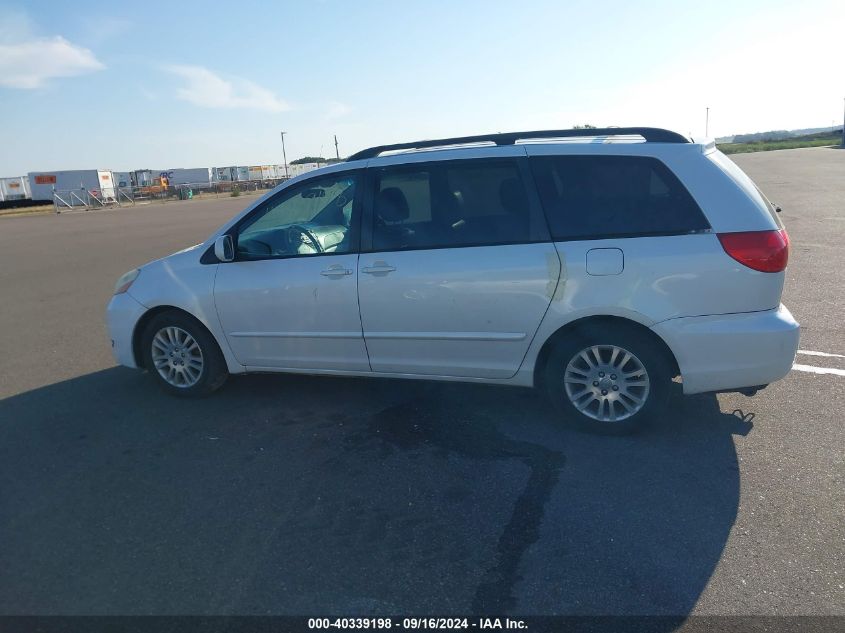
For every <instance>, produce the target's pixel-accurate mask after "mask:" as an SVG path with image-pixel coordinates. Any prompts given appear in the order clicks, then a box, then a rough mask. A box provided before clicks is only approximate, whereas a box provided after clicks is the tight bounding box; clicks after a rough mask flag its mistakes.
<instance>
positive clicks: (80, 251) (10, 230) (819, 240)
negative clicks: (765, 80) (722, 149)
mask: <svg viewBox="0 0 845 633" xmlns="http://www.w3.org/2000/svg"><path fill="white" fill-rule="evenodd" d="M733 158H734V160H736V161H737V162H738V163H739V164H740V166H741V167H743V169H745V170H746V171H747V172H748V173H749V175H750V176H751V177H752V178H754V179H755V181H756V182H757V184H758V185H759V186H760V187H761V189H763V191H764V192H765V193H766V194H767V195H768V196H769V198H771V199H772V200H773V201H775V202H777V203H778V204H780V205H781V206H782V207H783V214H782V215H783V219H784V221H785V223H786V226H787V229H788V230H789V233H790V236H791V239H792V244H793V250H792V257H791V261H790V266H789V269H788V275H787V284H786V290H785V294H784V302H785V303H786V304H787V305H788V307H789V308H790V309H791V310H792V312H793V314H794V315H795V316H796V318H797V319H798V320H799V321H800V322H801V324H802V345H801V347H802V349H803V350H809V351H818V352H825V353H830V354H845V335H843V331H845V330H843V326H842V315H843V310H844V309H845V275H843V270H845V249H843V248H842V243H843V240H845V209H843V204H845V203H843V200H845V151H842V150H834V149H826V148H820V149H808V150H790V151H780V152H767V153H760V154H747V155H738V156H735V157H733ZM247 203H248V200H245V199H244V198H226V199H219V200H195V201H190V202H185V203H175V204H170V205H150V206H145V207H141V206H139V207H136V208H131V209H118V210H109V211H98V212H88V213H68V214H63V215H61V216H58V217H54V216H33V217H17V218H0V291H2V293H0V296H2V310H0V333H2V336H0V359H2V360H0V398H2V399H0V614H39V615H44V614H89V615H91V614H108V615H111V614H297V615H302V614H327V613H331V614H342V615H354V614H362V615H363V614H372V615H379V614H414V615H428V614H459V613H461V614H466V613H471V612H475V613H484V614H497V615H500V614H504V613H507V614H519V615H529V614H536V615H552V614H566V615H582V614H614V615H623V614H624V615H642V614H656V615H688V614H707V615H845V571H844V570H845V512H843V509H844V508H845V493H843V491H844V490H845V481H843V472H844V469H843V455H844V454H845V430H843V416H842V411H843V410H845V389H843V387H845V377H843V376H840V375H835V374H826V375H822V374H815V373H812V372H799V371H793V372H792V373H791V374H790V375H789V376H788V377H787V378H786V379H784V380H782V381H780V382H778V383H776V384H774V385H772V386H771V387H769V388H768V389H766V390H765V391H762V392H760V393H759V394H758V395H757V396H756V397H754V398H746V397H744V396H741V395H737V394H726V395H719V396H714V395H703V396H695V397H689V398H684V397H682V396H680V395H679V394H676V395H675V396H674V397H673V398H672V402H671V409H670V413H669V414H668V415H667V416H666V417H665V418H664V419H662V420H659V421H657V422H656V423H655V424H654V425H653V426H652V427H651V428H649V429H648V430H647V431H646V432H644V433H642V434H640V435H638V436H635V437H628V438H614V437H591V436H586V435H582V434H578V433H575V432H571V431H568V430H565V429H562V428H560V426H559V425H558V424H557V422H556V420H555V416H554V415H553V413H552V411H551V409H550V407H549V406H547V405H546V404H545V402H544V401H543V400H542V399H540V398H538V397H537V395H536V394H534V393H533V392H532V391H530V390H523V389H513V388H500V387H487V386H479V385H460V384H438V383H426V382H402V381H393V380H387V379H379V380H374V379H345V378H310V377H304V376H252V377H239V378H235V379H232V380H231V381H230V383H229V384H228V385H227V386H226V388H225V389H224V390H223V391H222V392H220V393H219V394H218V395H216V396H214V397H212V398H209V399H205V400H201V401H183V400H178V399H173V398H170V397H168V396H166V395H164V394H163V393H161V392H160V391H159V390H158V389H157V388H156V387H155V385H154V384H153V383H152V381H151V379H150V377H149V376H145V375H143V374H141V373H138V372H136V371H133V370H129V369H124V368H119V367H115V366H114V363H113V361H112V358H111V354H110V350H109V348H108V339H107V335H106V330H105V325H104V320H103V319H104V308H105V304H106V302H107V301H108V298H109V295H110V293H111V290H112V287H113V284H114V281H115V280H116V279H117V277H118V276H119V275H120V274H121V273H123V272H125V271H126V270H128V269H130V268H132V267H134V266H137V265H139V264H141V263H143V262H145V261H147V260H149V259H152V258H155V257H159V256H163V255H166V254H168V253H170V252H173V251H175V250H177V249H180V248H183V247H185V246H188V245H190V244H193V243H196V242H199V241H201V240H202V239H204V238H205V237H206V236H207V235H208V233H209V232H210V231H211V230H213V229H214V228H215V227H216V226H218V225H219V224H221V223H222V222H223V221H225V220H226V219H227V218H228V217H230V216H231V215H232V214H234V213H235V212H236V211H237V210H239V209H240V208H242V207H243V206H245V204H247ZM798 362H800V363H803V364H807V365H811V366H818V367H828V368H837V369H845V358H838V357H833V356H831V357H820V356H810V355H805V356H799V359H798Z"/></svg>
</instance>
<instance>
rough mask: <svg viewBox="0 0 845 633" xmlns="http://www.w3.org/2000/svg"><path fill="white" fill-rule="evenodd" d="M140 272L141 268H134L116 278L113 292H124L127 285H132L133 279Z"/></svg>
mask: <svg viewBox="0 0 845 633" xmlns="http://www.w3.org/2000/svg"><path fill="white" fill-rule="evenodd" d="M140 274H141V269H140V268H136V269H135V270H130V271H129V272H128V273H126V274H124V275H122V276H121V277H120V279H118V280H117V283H116V284H115V285H114V294H116V295H119V294H123V293H124V292H126V291H127V290H129V286H131V285H132V282H133V281H135V280H136V279H138V275H140Z"/></svg>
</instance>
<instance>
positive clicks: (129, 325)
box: [106, 292, 147, 367]
mask: <svg viewBox="0 0 845 633" xmlns="http://www.w3.org/2000/svg"><path fill="white" fill-rule="evenodd" d="M146 311H147V308H145V307H144V306H143V305H141V304H140V303H138V302H137V301H136V300H135V299H133V298H132V297H131V296H130V295H129V293H128V292H124V293H122V294H119V295H114V296H113V297H112V298H111V301H109V306H108V308H107V309H106V322H107V323H108V327H109V336H110V337H111V351H112V355H113V356H114V360H115V362H117V364H118V365H126V366H127V367H137V366H138V365H137V363H136V362H135V352H134V350H133V348H132V335H133V333H134V332H135V325H136V324H137V323H138V319H140V318H141V316H142V315H143V314H144V312H146Z"/></svg>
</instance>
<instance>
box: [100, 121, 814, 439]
mask: <svg viewBox="0 0 845 633" xmlns="http://www.w3.org/2000/svg"><path fill="white" fill-rule="evenodd" d="M788 252H789V239H788V237H787V234H786V231H785V230H784V227H783V225H782V224H781V222H780V220H779V218H778V215H777V213H776V210H775V209H774V207H773V206H772V204H771V203H770V202H769V201H768V200H767V199H766V198H765V197H764V196H763V194H762V193H761V192H760V191H759V190H758V189H757V187H755V185H754V183H753V182H752V181H751V180H750V179H749V178H748V177H747V176H746V175H745V174H744V173H743V172H742V171H741V170H740V169H739V168H738V167H737V166H736V165H735V164H734V163H733V162H732V161H731V160H729V159H728V158H727V157H725V156H724V155H723V154H722V153H721V152H720V151H718V150H717V149H716V147H715V145H714V144H713V143H712V142H706V143H698V142H694V141H692V140H690V139H688V138H686V137H684V136H681V135H679V134H676V133H674V132H670V131H667V130H661V129H656V128H607V129H590V130H554V131H540V132H524V133H508V134H491V135H486V136H475V137H462V138H452V139H440V140H435V141H422V142H417V143H402V144H398V145H385V146H380V147H373V148H370V149H366V150H363V151H361V152H358V153H357V154H354V155H353V156H350V157H349V159H348V160H346V161H345V162H342V163H338V164H335V165H332V166H330V167H326V168H323V169H319V170H316V171H313V172H310V173H308V174H305V175H302V176H299V177H297V178H294V179H292V180H289V181H287V182H284V183H283V184H281V185H279V186H278V187H277V188H276V189H274V190H273V191H271V192H270V193H269V194H267V195H266V196H264V197H263V198H261V199H260V200H258V201H257V202H255V203H254V204H252V205H251V206H249V207H248V208H247V209H246V210H245V211H243V212H242V213H241V214H240V215H238V216H237V217H235V218H234V219H232V220H231V221H230V222H228V223H227V224H225V225H224V226H223V227H221V228H220V229H219V230H218V231H217V232H215V233H214V234H213V235H211V236H210V237H209V238H208V239H207V240H206V241H205V242H203V243H202V244H198V245H196V246H193V247H191V248H188V249H186V250H183V251H180V252H178V253H175V254H173V255H170V256H169V257H165V258H164V259H160V260H157V261H154V262H151V263H148V264H145V265H144V266H142V267H140V268H138V269H136V270H133V271H130V272H128V273H126V274H125V275H124V276H123V277H121V278H120V280H119V281H118V282H117V286H116V288H115V293H114V297H113V298H112V300H111V302H110V304H109V306H108V325H109V330H110V334H111V342H112V348H113V352H114V356H115V358H116V360H117V362H118V363H120V364H123V365H126V366H129V367H138V368H143V369H146V370H148V371H149V373H150V374H151V375H152V376H153V377H154V378H155V380H156V381H158V383H159V384H160V385H161V386H162V387H164V388H165V389H166V390H167V391H169V392H170V393H172V394H175V395H180V396H202V395H206V394H209V393H211V392H212V391H214V390H215V389H217V388H219V387H220V386H221V385H222V384H223V383H224V382H225V380H226V378H227V376H228V375H230V374H242V373H249V372H289V373H294V372H295V373H305V374H321V375H343V376H373V377H390V378H417V379H427V380H452V381H466V382H482V383H490V384H499V385H515V386H521V387H537V388H538V389H539V390H542V391H543V392H545V393H546V394H547V395H548V396H549V397H550V399H551V400H552V402H553V403H554V404H555V405H556V407H557V409H558V411H559V412H560V415H561V418H562V419H563V420H566V421H568V422H570V423H572V424H574V425H576V426H578V427H580V428H582V429H586V430H593V431H597V432H609V433H617V432H627V431H631V430H633V429H636V428H637V427H639V426H640V425H641V424H642V423H643V422H644V421H646V420H648V419H649V418H652V417H654V416H656V415H658V413H659V412H660V411H661V407H662V406H663V404H664V401H665V399H666V396H667V393H668V391H669V389H670V386H671V383H672V381H673V379H679V380H680V382H681V384H682V388H683V392H684V393H685V394H695V393H702V392H724V391H740V392H743V393H745V394H747V395H753V394H754V393H755V392H756V391H757V390H759V389H761V388H763V387H764V386H766V385H767V384H769V383H771V382H773V381H775V380H778V379H780V378H782V377H783V376H785V375H786V374H787V372H789V370H790V368H791V365H792V362H793V359H794V356H795V353H796V350H797V348H798V337H799V329H798V324H797V323H796V322H795V320H794V319H793V318H792V315H791V314H790V312H789V310H787V309H786V307H784V306H783V305H782V304H781V303H780V300H781V292H782V289H783V283H784V269H785V268H786V263H787V257H788Z"/></svg>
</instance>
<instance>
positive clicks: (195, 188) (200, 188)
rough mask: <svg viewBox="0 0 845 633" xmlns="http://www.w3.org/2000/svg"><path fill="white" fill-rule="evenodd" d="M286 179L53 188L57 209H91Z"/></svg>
mask: <svg viewBox="0 0 845 633" xmlns="http://www.w3.org/2000/svg"><path fill="white" fill-rule="evenodd" d="M284 181H285V179H284V178H282V179H275V180H247V181H234V182H232V181H218V182H196V183H185V184H179V185H168V186H166V187H165V186H163V185H146V186H142V187H109V188H104V189H54V190H53V208H54V209H55V212H56V213H61V212H62V211H67V210H90V209H102V208H107V207H126V206H138V205H143V204H162V203H168V202H179V201H184V200H193V199H203V198H220V197H224V196H229V197H235V196H240V195H255V194H263V193H266V192H267V191H269V190H270V189H272V188H273V187H275V186H276V185H278V184H279V183H281V182H284Z"/></svg>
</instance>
